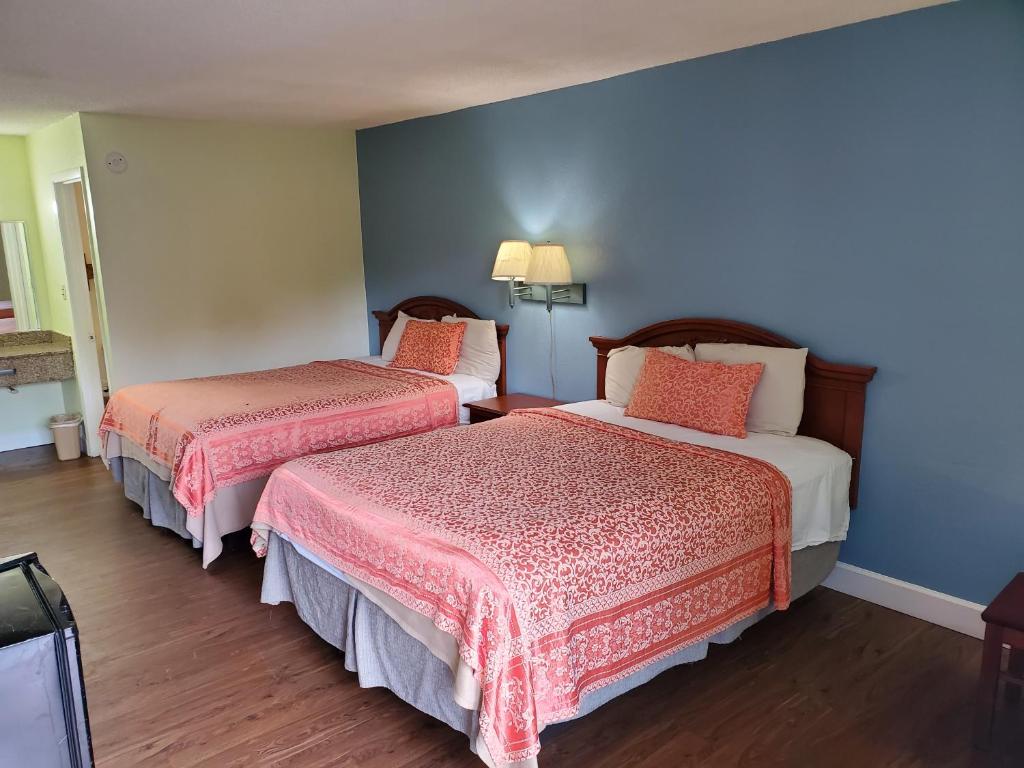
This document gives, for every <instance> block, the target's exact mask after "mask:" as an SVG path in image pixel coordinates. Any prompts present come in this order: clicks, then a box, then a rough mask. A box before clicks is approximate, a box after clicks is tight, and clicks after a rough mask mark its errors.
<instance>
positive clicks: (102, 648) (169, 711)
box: [0, 448, 1024, 768]
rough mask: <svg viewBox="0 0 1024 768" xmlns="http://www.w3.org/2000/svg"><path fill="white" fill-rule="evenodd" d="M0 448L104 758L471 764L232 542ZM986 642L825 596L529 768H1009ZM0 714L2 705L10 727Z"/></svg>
mask: <svg viewBox="0 0 1024 768" xmlns="http://www.w3.org/2000/svg"><path fill="white" fill-rule="evenodd" d="M51 453H52V448H44V449H30V450H26V451H18V452H10V453H6V454H0V554H2V553H6V554H10V553H17V552H23V551H28V550H35V551H37V552H38V553H39V555H40V557H41V559H42V562H43V564H44V565H45V566H46V567H47V569H48V570H49V571H50V573H51V574H52V575H53V576H54V577H55V578H56V579H57V580H58V581H59V582H60V583H61V585H63V587H64V588H65V590H66V592H67V594H68V596H69V599H70V601H71V605H72V607H73V609H74V611H75V614H76V616H77V618H78V622H79V627H80V629H81V638H82V656H83V658H84V663H85V677H86V690H87V693H88V699H89V714H90V717H91V720H92V734H93V743H94V748H95V752H96V759H97V764H98V765H99V766H100V768H129V767H131V768H134V767H135V766H147V767H148V766H153V767H160V766H173V767H174V768H181V767H183V766H217V768H229V767H231V766H239V767H241V766H247V767H251V766H309V767H310V768H313V767H314V766H332V768H345V767H348V766H352V767H354V766H359V767H360V768H377V767H378V766H381V767H383V766H389V767H390V766H407V767H409V768H412V767H413V766H415V767H416V768H420V767H421V766H452V767H454V766H479V765H482V763H479V762H478V761H477V760H476V758H475V757H474V756H473V755H472V754H471V753H470V752H469V750H468V748H467V743H466V739H465V737H464V736H462V735H461V734H457V733H455V732H453V731H451V730H449V729H448V728H447V727H446V726H444V725H441V724H439V723H436V722H434V721H432V720H431V719H430V718H428V717H426V716H425V715H422V714H420V713H418V712H416V711H415V710H414V709H412V708H411V707H409V706H407V705H406V704H404V703H402V702H401V701H399V700H398V699H396V698H395V697H394V696H392V695H391V694H390V693H388V692H387V691H383V690H376V689H371V690H363V689H360V688H359V686H358V685H357V684H356V680H355V676H354V675H352V674H350V673H348V672H346V671H345V670H344V668H343V667H342V662H341V658H340V654H339V653H338V652H336V651H335V650H334V649H333V648H331V647H330V646H328V645H326V644H325V643H323V642H322V641H320V640H319V639H318V638H316V637H315V636H314V635H313V634H312V632H310V631H309V630H308V629H307V628H306V626H305V625H304V624H302V623H301V622H300V621H299V620H298V619H297V618H296V616H295V613H294V611H293V610H292V608H291V606H289V605H282V606H278V607H273V608H272V607H269V606H264V605H261V604H260V603H259V586H260V571H261V567H260V563H259V562H258V561H257V560H256V559H255V558H254V557H253V555H252V554H251V553H250V552H249V551H248V550H247V549H246V546H245V541H244V539H239V540H236V541H233V542H232V545H231V546H229V548H228V552H227V553H226V554H225V555H224V556H223V557H222V558H221V559H220V560H218V561H217V562H216V563H214V565H213V566H211V568H210V569H209V570H208V571H204V570H203V569H202V568H201V567H200V560H199V555H198V553H196V552H194V551H192V550H191V549H190V548H189V546H187V545H186V544H185V542H183V541H182V540H181V539H179V538H177V537H176V536H174V535H173V534H170V533H167V532H165V531H161V530H159V529H154V528H152V527H150V526H149V524H148V523H146V522H145V521H144V520H143V519H142V517H141V515H140V514H139V510H138V508H137V507H135V506H134V505H132V504H131V503H130V502H128V501H126V500H125V499H124V498H123V496H122V495H121V489H120V486H118V485H117V484H115V483H114V482H113V480H112V479H111V478H110V476H109V475H108V474H107V472H106V471H105V470H104V469H103V466H102V464H100V462H99V461H97V460H90V459H81V460H79V461H75V462H66V463H58V462H56V461H55V460H53V459H52V458H50V456H51ZM980 650H981V644H980V642H979V641H977V640H974V639H971V638H968V637H965V636H963V635H959V634H957V633H955V632H951V631H948V630H944V629H940V628H938V627H935V626H932V625H930V624H927V623H925V622H922V621H917V620H915V619H911V618H908V617H906V616H903V615H901V614H898V613H893V612H892V611H888V610H885V609H883V608H878V607H876V606H873V605H871V604H869V603H865V602H862V601H859V600H856V599H853V598H850V597H847V596H845V595H841V594H839V593H836V592H832V591H830V590H827V589H824V588H818V589H817V590H815V591H814V592H813V593H811V594H810V595H808V596H807V597H806V598H804V599H802V600H800V601H798V602H797V603H796V604H795V605H794V606H793V607H792V609H791V610H790V611H788V612H787V613H780V614H775V615H773V616H770V617H769V618H768V619H766V620H765V621H763V622H762V623H761V624H759V625H757V626H755V627H753V628H752V629H750V630H749V631H748V632H747V633H746V634H745V635H744V636H743V638H742V639H741V640H740V641H738V642H736V643H734V644H732V645H730V646H725V647H716V648H714V649H713V650H712V653H711V655H710V656H709V657H708V659H707V660H706V661H704V662H701V663H700V664H696V665H692V666H687V667H681V668H676V669H674V670H670V671H668V672H666V673H664V674H662V675H661V676H659V677H658V678H656V679H655V680H654V681H652V682H651V683H648V684H647V685H646V686H642V687H641V688H639V689H638V690H635V691H633V692H632V693H630V694H628V695H626V696H624V697H621V698H619V699H617V700H615V701H613V702H611V703H610V704H608V705H606V706H604V707H602V708H601V709H599V710H597V711H596V712H594V713H592V714H590V715H588V716H587V717H585V718H583V719H582V720H580V721H579V722H576V723H572V724H569V725H563V726H557V727H554V728H550V729H548V730H547V731H546V732H545V737H546V738H545V741H544V748H543V750H542V752H541V757H540V763H541V766H542V768H560V767H564V766H587V767H588V768H589V767H594V768H602V767H607V768H612V767H613V766H614V767H615V768H622V767H623V766H636V767H640V766H644V767H650V768H654V767H655V766H658V767H659V768H660V767H661V766H758V768H765V767H770V766H829V767H832V766H851V767H852V766H856V768H874V767H875V766H901V767H902V766H968V765H971V766H1021V765H1024V713H1022V712H1021V711H1020V710H1006V709H1004V708H1002V706H1001V709H1000V719H999V722H998V724H997V739H996V741H997V747H996V749H995V750H994V751H993V752H992V753H990V754H988V755H980V754H976V753H973V752H972V751H971V749H970V746H969V735H970V734H969V726H970V722H971V708H972V698H973V693H974V682H975V679H976V675H977V669H978V664H979V657H980ZM2 716H3V715H2V713H0V717H2Z"/></svg>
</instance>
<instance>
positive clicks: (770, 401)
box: [697, 344, 807, 436]
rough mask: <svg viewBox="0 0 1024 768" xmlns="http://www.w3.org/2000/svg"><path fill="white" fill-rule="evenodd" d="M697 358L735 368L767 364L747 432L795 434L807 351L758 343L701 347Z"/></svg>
mask: <svg viewBox="0 0 1024 768" xmlns="http://www.w3.org/2000/svg"><path fill="white" fill-rule="evenodd" d="M697 359H698V360H700V361H712V362H718V363H727V364H730V365H735V364H737V363H764V371H763V372H762V373H761V378H760V380H759V381H758V382H757V386H756V387H755V388H754V396H753V397H752V398H751V399H750V410H749V411H748V412H747V430H748V431H750V432H770V433H772V434H776V435H790V436H792V435H795V434H796V430H797V428H798V427H799V426H800V419H801V418H802V417H803V415H804V369H805V367H806V365H807V350H806V349H785V348H783V347H762V346H759V345H757V344H698V345H697Z"/></svg>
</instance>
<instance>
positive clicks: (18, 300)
mask: <svg viewBox="0 0 1024 768" xmlns="http://www.w3.org/2000/svg"><path fill="white" fill-rule="evenodd" d="M37 330H39V310H38V309H37V308H36V294H35V286H34V284H33V281H32V265H31V262H30V261H29V257H28V240H27V239H26V238H25V222H23V221H0V333H14V332H16V331H37Z"/></svg>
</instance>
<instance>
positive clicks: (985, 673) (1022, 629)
mask: <svg viewBox="0 0 1024 768" xmlns="http://www.w3.org/2000/svg"><path fill="white" fill-rule="evenodd" d="M981 619H982V621H984V622H985V644H984V646H982V653H981V677H980V679H979V681H978V700H977V704H976V709H975V715H974V746H976V747H977V748H978V749H988V747H989V743H990V742H991V739H992V721H993V720H994V719H995V712H996V694H997V693H998V692H999V681H1000V680H1003V681H1005V683H1006V689H1005V694H1006V699H1007V701H1009V702H1011V703H1012V704H1019V703H1020V699H1021V689H1022V688H1024V572H1022V573H1018V574H1017V575H1016V576H1015V577H1014V578H1013V580H1012V581H1010V583H1009V584H1007V585H1006V587H1004V588H1003V591H1002V592H1000V593H999V594H998V595H996V599H995V600H993V601H992V602H991V604H989V606H988V608H986V609H985V610H984V611H982V613H981ZM1004 644H1005V645H1008V646H1010V658H1009V664H1008V665H1007V669H1006V671H1005V672H1004V671H1003V669H1002V666H1003V645H1004Z"/></svg>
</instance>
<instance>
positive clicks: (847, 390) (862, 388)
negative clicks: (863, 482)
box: [590, 318, 877, 508]
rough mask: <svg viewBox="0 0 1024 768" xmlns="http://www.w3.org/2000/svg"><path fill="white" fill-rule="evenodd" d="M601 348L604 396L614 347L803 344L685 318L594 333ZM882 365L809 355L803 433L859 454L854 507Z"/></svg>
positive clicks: (744, 327) (749, 328)
mask: <svg viewBox="0 0 1024 768" xmlns="http://www.w3.org/2000/svg"><path fill="white" fill-rule="evenodd" d="M590 342H591V343H592V344H593V345H594V346H595V347H596V348H597V397H598V398H599V399H603V398H604V376H605V368H606V367H607V365H608V352H609V351H610V350H612V349H615V348H616V347H624V346H627V345H633V346H637V347H662V346H682V345H684V344H690V345H691V346H693V345H696V344H701V343H705V344H706V343H714V342H719V343H734V344H760V345H762V346H767V347H788V348H790V349H797V348H799V347H800V345H799V344H796V343H794V342H792V341H790V340H789V339H786V338H783V337H782V336H778V335H776V334H774V333H772V332H771V331H766V330H765V329H763V328H758V327H757V326H756V325H747V324H746V323H737V322H734V321H732V320H709V319H704V318H681V319H679V320H666V321H665V322H663V323H655V324H654V325H649V326H647V327H646V328H641V329H640V330H638V331H634V332H633V333H631V334H629V335H628V336H626V337H625V338H622V339H606V338H604V337H602V336H591V337H590ZM876 370H877V368H875V367H873V366H864V365H842V364H840V363H830V362H827V361H825V360H822V359H821V358H820V357H817V356H815V355H812V354H810V353H808V355H807V384H806V387H805V389H804V415H803V419H802V421H801V422H800V429H799V430H798V432H799V434H801V435H807V436H809V437H817V438H819V439H821V440H825V441H826V442H829V443H832V445H835V446H837V447H839V448H842V449H843V450H844V451H846V452H847V453H848V454H850V455H851V456H852V457H853V474H852V476H851V477H850V507H851V508H854V507H856V506H857V485H858V480H859V478H860V463H861V461H860V459H861V443H862V441H863V436H864V399H865V396H866V394H867V388H868V382H869V381H871V379H872V378H873V377H874V375H875V371H876Z"/></svg>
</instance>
